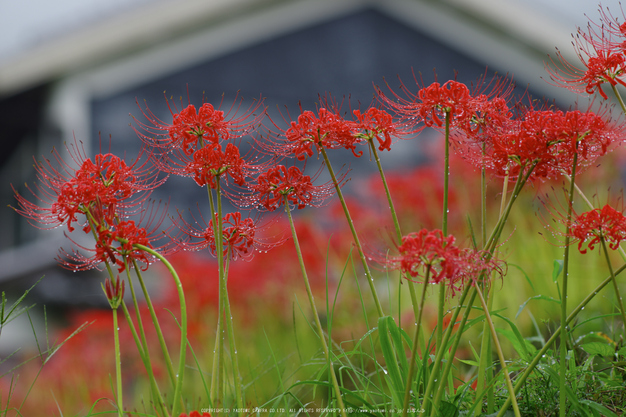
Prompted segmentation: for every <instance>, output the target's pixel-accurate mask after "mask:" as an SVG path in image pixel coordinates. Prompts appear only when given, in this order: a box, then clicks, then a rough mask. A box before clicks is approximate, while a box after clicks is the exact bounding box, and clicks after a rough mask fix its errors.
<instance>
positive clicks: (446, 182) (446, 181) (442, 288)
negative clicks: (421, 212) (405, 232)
mask: <svg viewBox="0 0 626 417" xmlns="http://www.w3.org/2000/svg"><path fill="white" fill-rule="evenodd" d="M451 117H452V115H451V112H450V111H449V110H446V125H445V154H444V173H443V216H442V222H441V223H442V224H441V231H442V232H443V236H444V237H445V236H447V235H448V211H449V209H448V193H449V189H450V118H451ZM445 303H446V285H445V284H444V283H441V284H439V301H438V304H437V332H436V334H435V346H436V349H437V350H439V349H443V347H442V346H441V340H442V339H443V316H444V314H443V310H444V306H445Z"/></svg>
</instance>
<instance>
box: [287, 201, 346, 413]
mask: <svg viewBox="0 0 626 417" xmlns="http://www.w3.org/2000/svg"><path fill="white" fill-rule="evenodd" d="M283 199H284V203H285V211H286V212H287V217H288V218H289V226H290V227H291V236H292V237H293V243H294V246H295V248H296V254H297V255H298V262H299V263H300V270H301V272H302V278H304V287H305V288H306V293H307V296H308V297H309V303H310V304H311V310H312V312H313V318H314V320H315V327H317V333H318V336H319V338H320V341H321V342H322V349H323V350H324V356H325V358H326V363H327V364H328V373H329V374H330V378H331V383H332V384H333V388H334V390H335V397H337V405H338V406H339V407H338V408H339V409H340V412H341V415H342V416H343V417H347V415H346V408H345V406H344V404H343V399H342V397H341V389H340V388H339V382H338V381H337V375H335V371H334V368H333V362H332V360H331V357H330V350H329V348H328V344H327V343H326V336H325V335H324V329H323V328H322V323H321V322H320V318H319V315H318V314H317V308H316V307H315V300H314V298H313V291H312V290H311V284H310V283H309V278H308V275H307V273H306V267H305V265H304V258H303V257H302V251H301V249H300V242H299V241H298V234H297V233H296V226H295V224H294V222H293V217H292V216H291V209H290V208H289V200H288V199H287V194H285V195H283Z"/></svg>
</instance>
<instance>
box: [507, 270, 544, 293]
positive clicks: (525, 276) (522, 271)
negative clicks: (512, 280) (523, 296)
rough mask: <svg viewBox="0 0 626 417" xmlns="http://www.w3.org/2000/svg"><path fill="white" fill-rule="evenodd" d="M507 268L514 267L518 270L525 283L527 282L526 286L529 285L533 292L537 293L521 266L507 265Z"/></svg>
mask: <svg viewBox="0 0 626 417" xmlns="http://www.w3.org/2000/svg"><path fill="white" fill-rule="evenodd" d="M507 266H513V267H515V268H517V269H519V270H520V272H521V273H522V274H524V278H526V281H527V282H528V284H529V285H530V288H532V290H533V292H537V291H535V286H534V285H533V282H532V281H531V280H530V277H529V276H528V274H527V273H526V271H524V270H523V269H522V267H521V266H519V265H516V264H507Z"/></svg>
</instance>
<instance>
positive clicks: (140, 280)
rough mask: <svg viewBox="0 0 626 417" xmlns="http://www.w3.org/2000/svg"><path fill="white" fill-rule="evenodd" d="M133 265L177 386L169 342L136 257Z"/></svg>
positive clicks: (169, 369) (168, 370)
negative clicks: (168, 347) (164, 334)
mask: <svg viewBox="0 0 626 417" xmlns="http://www.w3.org/2000/svg"><path fill="white" fill-rule="evenodd" d="M133 267H134V268H135V274H136V275H137V279H138V281H139V284H140V285H141V290H142V291H143V295H144V298H145V300H146V305H147V306H148V311H149V312H150V317H151V318H152V324H153V325H154V329H155V330H156V333H157V338H158V339H159V345H160V346H161V352H163V357H164V359H165V366H166V368H167V373H168V375H169V377H170V380H171V382H172V386H173V387H174V386H176V378H175V376H174V366H173V365H172V358H171V357H170V353H169V351H168V349H167V344H166V343H165V338H164V337H163V332H162V331H161V326H160V325H159V320H158V318H157V315H156V311H155V310H154V306H153V305H152V300H151V298H150V294H148V289H147V288H146V284H145V283H144V281H143V277H142V275H141V269H140V268H139V265H137V261H135V260H134V259H133ZM129 280H130V278H129ZM133 293H134V291H133ZM137 314H139V310H137ZM142 327H143V326H142ZM146 350H147V346H146Z"/></svg>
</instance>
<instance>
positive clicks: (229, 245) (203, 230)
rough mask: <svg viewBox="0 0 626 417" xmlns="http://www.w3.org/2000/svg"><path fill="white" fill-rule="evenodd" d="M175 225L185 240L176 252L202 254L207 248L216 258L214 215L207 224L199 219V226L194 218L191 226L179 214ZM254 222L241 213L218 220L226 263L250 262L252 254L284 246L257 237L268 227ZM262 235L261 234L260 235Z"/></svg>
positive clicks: (215, 222) (279, 241)
mask: <svg viewBox="0 0 626 417" xmlns="http://www.w3.org/2000/svg"><path fill="white" fill-rule="evenodd" d="M175 223H176V225H177V226H178V228H179V230H180V231H181V232H182V234H183V235H185V236H186V237H187V239H185V240H181V239H174V240H178V245H179V247H180V248H182V249H185V250H192V251H197V250H202V249H206V248H208V249H209V250H210V251H211V254H213V256H217V244H216V242H215V228H216V227H217V215H216V216H215V218H214V219H211V220H209V222H208V223H207V222H206V221H205V220H204V218H203V217H202V216H201V222H198V221H197V220H196V219H195V218H194V221H193V223H194V225H197V226H199V227H197V226H194V225H192V224H191V223H189V222H187V221H186V220H185V219H184V218H183V216H182V215H181V214H179V216H178V219H176V220H175ZM258 223H259V221H258V219H256V220H255V219H252V218H249V217H248V218H242V216H241V212H238V211H237V212H234V213H228V214H227V215H226V216H224V218H223V219H222V242H223V246H224V247H223V254H222V255H223V256H224V257H226V256H230V259H232V260H236V259H245V260H250V259H252V257H253V256H254V252H255V251H260V252H267V251H268V250H270V249H272V248H273V247H275V246H278V245H280V244H282V243H283V242H284V239H278V240H276V241H274V242H269V241H268V240H267V239H266V238H264V237H262V236H260V235H259V234H257V233H258V232H263V231H264V230H265V229H266V228H267V227H268V225H263V226H260V225H259V224H258ZM261 234H262V233H261Z"/></svg>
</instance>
